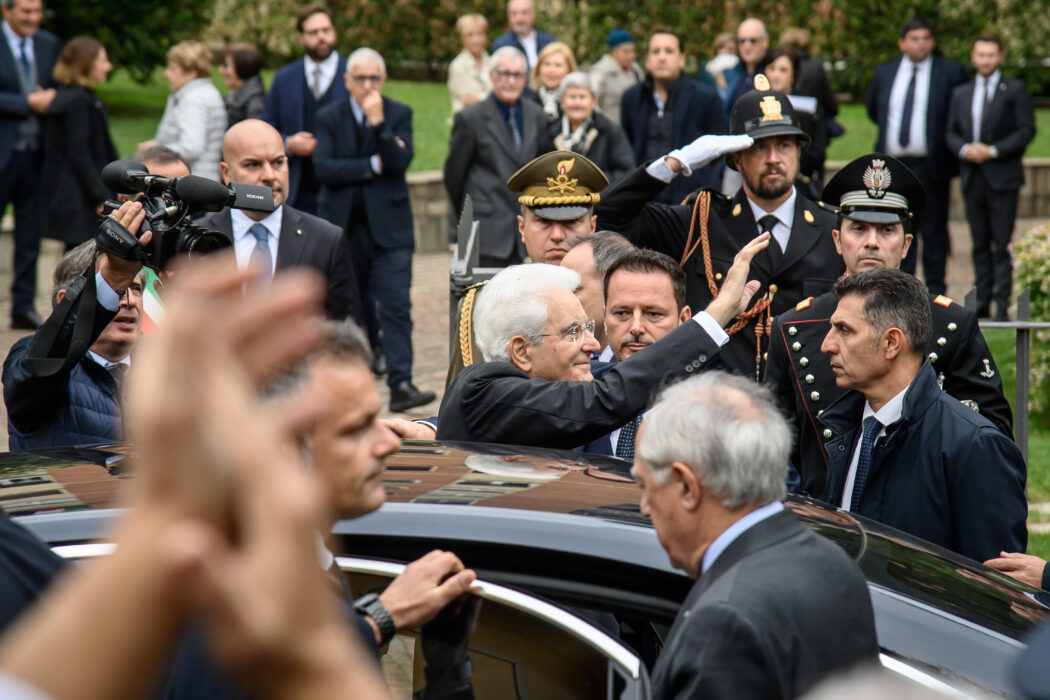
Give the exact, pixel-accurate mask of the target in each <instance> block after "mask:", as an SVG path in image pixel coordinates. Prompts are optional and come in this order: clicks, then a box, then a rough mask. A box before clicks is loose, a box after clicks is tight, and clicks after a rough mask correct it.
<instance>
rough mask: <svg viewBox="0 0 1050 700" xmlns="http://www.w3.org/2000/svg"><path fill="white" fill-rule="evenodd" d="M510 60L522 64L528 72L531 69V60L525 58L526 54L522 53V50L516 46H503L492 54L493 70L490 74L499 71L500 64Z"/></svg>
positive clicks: (491, 69)
mask: <svg viewBox="0 0 1050 700" xmlns="http://www.w3.org/2000/svg"><path fill="white" fill-rule="evenodd" d="M508 59H513V60H515V61H518V62H520V63H521V65H523V66H524V67H525V70H526V71H527V70H528V69H529V59H527V58H525V54H524V53H522V52H521V49H519V48H517V47H515V46H501V47H500V48H498V49H496V50H495V51H493V52H492V57H491V61H492V63H491V65H492V68H490V69H489V70H490V72H491V71H495V70H499V66H500V63H502V62H503V61H504V60H508Z"/></svg>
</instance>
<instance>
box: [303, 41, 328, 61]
mask: <svg viewBox="0 0 1050 700" xmlns="http://www.w3.org/2000/svg"><path fill="white" fill-rule="evenodd" d="M334 50H335V46H334V45H333V44H319V45H318V46H315V47H312V48H308V49H307V48H304V49H303V51H304V52H305V53H306V55H307V56H309V57H310V60H311V61H313V62H314V63H320V62H321V61H323V60H325V59H326V58H328V57H329V56H331V55H332V51H334Z"/></svg>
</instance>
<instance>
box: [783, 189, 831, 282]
mask: <svg viewBox="0 0 1050 700" xmlns="http://www.w3.org/2000/svg"><path fill="white" fill-rule="evenodd" d="M810 206H811V203H810V202H809V201H808V200H805V199H803V198H802V194H801V193H799V192H798V191H797V188H796V193H795V221H794V222H793V223H792V225H791V235H790V236H789V237H788V246H787V250H785V251H784V257H783V258H781V261H780V269H785V268H788V267H791V266H792V265H794V264H795V263H796V262H798V261H799V259H800V258H802V257H803V256H804V255H805V254H806V253H808V252H809V251H810V250H811V249H812V248H813V246H815V245H817V243H820V237H821V236H823V235H824V232H823V231H822V230H821V228H820V227H819V226H817V223H816V217H814V216H813V212H812V211H810V210H809V209H810ZM806 214H809V218H806ZM810 219H812V223H810Z"/></svg>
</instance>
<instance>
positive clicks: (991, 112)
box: [981, 75, 1006, 143]
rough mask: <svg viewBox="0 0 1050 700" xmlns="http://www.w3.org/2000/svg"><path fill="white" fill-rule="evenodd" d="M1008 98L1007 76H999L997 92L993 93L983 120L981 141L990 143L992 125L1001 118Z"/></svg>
mask: <svg viewBox="0 0 1050 700" xmlns="http://www.w3.org/2000/svg"><path fill="white" fill-rule="evenodd" d="M1005 100H1006V78H1005V76H1002V75H1000V76H999V82H998V83H997V84H996V86H995V92H993V93H992V99H991V101H990V102H989V103H988V114H985V115H984V116H983V118H982V120H981V142H982V143H989V142H990V141H991V140H992V138H991V130H992V125H993V124H995V123H996V121H998V119H999V114H1000V112H1002V111H1003V102H1004V101H1005Z"/></svg>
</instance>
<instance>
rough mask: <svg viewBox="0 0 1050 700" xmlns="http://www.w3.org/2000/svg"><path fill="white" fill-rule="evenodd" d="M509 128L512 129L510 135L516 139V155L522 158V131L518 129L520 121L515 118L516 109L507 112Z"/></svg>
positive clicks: (512, 108)
mask: <svg viewBox="0 0 1050 700" xmlns="http://www.w3.org/2000/svg"><path fill="white" fill-rule="evenodd" d="M507 126H509V127H510V135H511V137H512V138H513V139H514V155H516V156H517V157H518V158H521V129H519V128H518V120H517V119H515V118H514V107H511V108H510V109H509V110H507Z"/></svg>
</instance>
